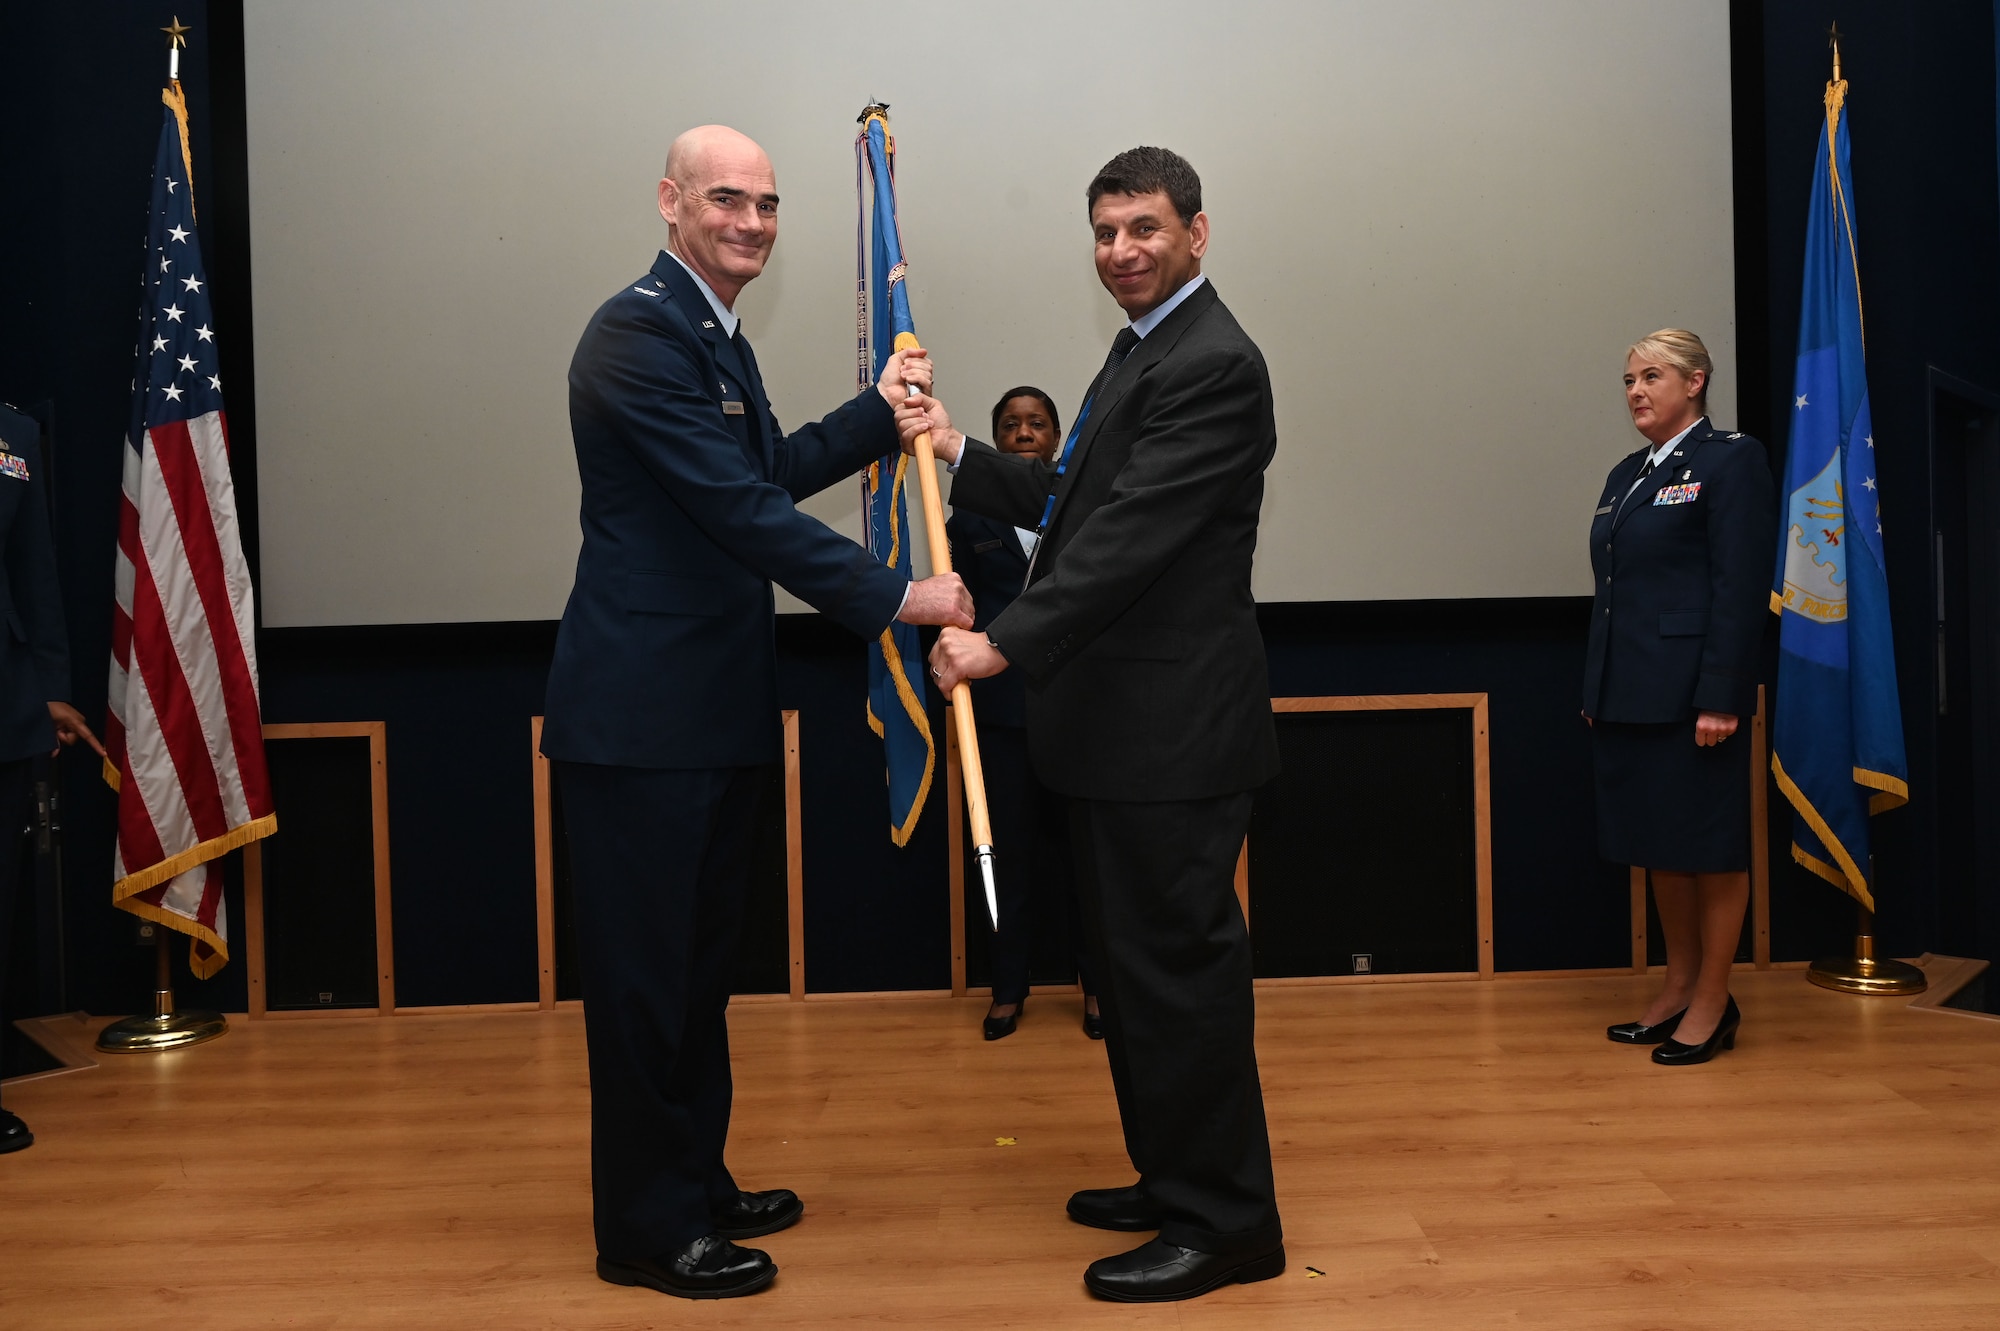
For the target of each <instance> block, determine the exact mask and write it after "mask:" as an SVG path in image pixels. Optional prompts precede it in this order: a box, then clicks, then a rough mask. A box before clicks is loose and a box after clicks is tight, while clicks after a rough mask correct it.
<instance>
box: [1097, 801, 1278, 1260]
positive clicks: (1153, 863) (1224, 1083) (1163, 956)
mask: <svg viewBox="0 0 2000 1331" xmlns="http://www.w3.org/2000/svg"><path fill="white" fill-rule="evenodd" d="M1249 830H1250V796H1249V795H1248V794H1247V793H1246V794H1241V795H1225V796H1221V797H1218V798H1214V799H1204V800H1179V801H1170V802H1161V803H1152V804H1135V803H1123V802H1114V801H1106V800H1071V801H1070V836H1071V849H1072V851H1073V853H1074V854H1075V857H1076V877H1077V890H1078V895H1079V897H1080V898H1081V902H1082V913H1083V928H1084V937H1085V940H1086V942H1087V944H1088V946H1089V948H1090V950H1091V954H1092V956H1093V958H1094V959H1095V960H1096V962H1097V966H1096V978H1097V982H1098V986H1099V987H1098V1001H1099V1004H1100V1005H1101V1006H1102V1008H1103V1011H1104V1047H1105V1053H1106V1055H1107V1056H1108V1057H1109V1058H1110V1060H1111V1083H1112V1086H1113V1088H1114V1089H1115V1090H1116V1092H1117V1095H1118V1116H1119V1119H1120V1121H1121V1122H1122V1123H1123V1124H1124V1128H1125V1150H1126V1153H1127V1154H1129V1155H1130V1156H1131V1158H1132V1167H1133V1168H1134V1169H1136V1170H1138V1172H1139V1182H1140V1184H1141V1186H1143V1187H1144V1188H1145V1189H1146V1191H1147V1193H1148V1194H1149V1195H1150V1196H1151V1197H1152V1199H1153V1201H1154V1203H1155V1204H1157V1205H1158V1206H1159V1208H1160V1211H1161V1213H1162V1215H1163V1216H1164V1218H1165V1223H1164V1224H1162V1225H1161V1226H1160V1237H1161V1238H1162V1239H1164V1240H1165V1241H1166V1242H1168V1243H1173V1244H1178V1245H1179V1246H1181V1247H1183V1248H1194V1249H1196V1250H1198V1251H1201V1252H1214V1253H1227V1252H1243V1251H1252V1250H1256V1249H1260V1248H1263V1247H1266V1246H1268V1245H1270V1244H1274V1243H1276V1242H1277V1241H1278V1240H1279V1239H1280V1238H1281V1237H1282V1230H1281V1228H1280V1225H1279V1222H1278V1202H1277V1196H1276V1192H1275V1189H1274V1186H1273V1183H1272V1178H1271V1139H1270V1134H1269V1132H1268V1130H1267V1129H1266V1127H1265V1124H1264V1091H1263V1087H1262V1085H1261V1084H1260V1083H1259V1082H1258V1079H1257V1050H1256V1007H1255V1001H1254V996H1253V995H1252V992H1251V988H1250V932H1249V929H1248V928H1247V927H1246V926H1245V924H1244V921H1243V911H1242V909H1241V908H1240V907H1239V906H1238V905H1237V901H1236V856H1237V853H1238V851H1239V850H1240V849H1241V848H1242V845H1243V838H1244V836H1245V834H1246V833H1248V831H1249Z"/></svg>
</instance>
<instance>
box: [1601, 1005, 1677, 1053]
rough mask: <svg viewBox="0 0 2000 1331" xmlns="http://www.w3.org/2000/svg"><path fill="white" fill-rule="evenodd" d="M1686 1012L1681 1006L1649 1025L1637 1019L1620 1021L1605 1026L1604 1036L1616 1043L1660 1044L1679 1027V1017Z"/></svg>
mask: <svg viewBox="0 0 2000 1331" xmlns="http://www.w3.org/2000/svg"><path fill="white" fill-rule="evenodd" d="M1687 1014H1688V1010H1687V1009H1686V1008H1682V1009H1681V1010H1680V1011H1679V1012H1676V1013H1674V1015H1673V1016H1671V1017H1666V1018H1663V1019H1662V1020H1660V1021H1656V1022H1654V1023H1653V1024H1652V1025H1651V1026H1648V1025H1646V1024H1645V1023H1644V1022H1639V1021H1621V1022H1619V1023H1618V1024H1617V1025H1616V1026H1606V1027H1605V1028H1604V1036H1605V1038H1606V1039H1608V1040H1611V1041H1613V1042H1614V1043H1617V1044H1660V1043H1662V1042H1663V1041H1665V1040H1666V1038H1667V1037H1668V1036H1670V1035H1672V1034H1673V1033H1674V1032H1675V1031H1677V1030H1679V1029H1680V1025H1681V1018H1682V1017H1685V1016H1686V1015H1687Z"/></svg>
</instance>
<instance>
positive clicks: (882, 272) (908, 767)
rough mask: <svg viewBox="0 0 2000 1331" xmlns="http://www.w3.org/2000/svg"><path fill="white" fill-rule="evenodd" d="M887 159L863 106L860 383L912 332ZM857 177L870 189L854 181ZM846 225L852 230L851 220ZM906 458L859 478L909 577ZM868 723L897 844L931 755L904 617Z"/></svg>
mask: <svg viewBox="0 0 2000 1331" xmlns="http://www.w3.org/2000/svg"><path fill="white" fill-rule="evenodd" d="M894 161H895V146H894V141H893V140H891V139H890V137H889V130H888V122H887V119H886V117H885V116H884V115H883V114H882V110H881V109H880V108H877V107H870V108H869V112H868V114H867V115H866V116H865V118H864V120H863V123H862V127H861V133H860V135H859V136H858V137H857V139H856V140H855V144H854V184H855V194H856V198H855V204H856V207H857V208H858V209H860V210H862V213H863V215H864V216H865V214H866V211H867V207H868V203H869V201H870V200H871V198H872V201H873V203H874V214H873V219H872V220H873V223H874V225H873V227H872V228H870V229H871V230H872V232H873V243H872V244H871V245H870V247H869V253H868V256H867V258H866V259H863V257H862V256H861V255H860V254H858V253H857V255H856V260H857V271H856V273H855V280H854V286H855V300H856V305H857V312H858V340H859V346H858V356H857V369H858V370H859V377H860V386H861V391H863V392H866V391H867V389H868V387H869V385H871V384H873V383H874V382H875V380H876V378H877V376H879V375H880V374H881V373H882V366H883V365H884V364H886V363H887V361H888V359H889V357H890V356H891V355H893V354H894V352H895V341H896V335H897V334H898V333H909V334H911V335H914V334H915V332H916V325H915V324H914V323H913V322H912V321H911V319H910V297H909V293H908V292H907V291H905V290H904V289H903V242H902V239H901V237H900V236H898V234H897V231H896V177H895V171H894V166H893V164H894ZM864 172H865V173H866V174H865V177H864ZM864 179H865V180H866V181H867V182H868V184H869V185H872V186H873V188H872V189H869V188H866V187H864V185H863V181H864ZM856 231H857V233H859V232H860V231H861V223H860V221H859V220H857V224H856ZM857 239H858V236H857ZM856 248H857V250H858V249H859V245H858V243H857V246H856ZM871 270H872V272H871ZM871 294H872V297H873V299H872V301H871V299H870V297H871ZM871 306H872V309H871ZM908 464H909V459H908V458H907V457H905V456H904V455H903V454H902V453H901V452H900V451H898V452H894V453H890V454H888V455H887V456H885V457H881V458H878V459H876V460H875V461H874V462H871V463H869V464H868V470H867V471H866V472H865V473H863V476H862V483H861V485H862V503H863V504H864V505H865V507H866V509H867V518H868V524H867V527H868V550H869V553H870V554H872V555H874V556H875V557H876V558H877V559H879V560H881V561H882V562H883V563H884V564H886V565H887V566H889V567H890V568H892V569H895V570H896V571H897V572H899V573H901V574H902V575H903V576H904V577H906V578H907V577H908V576H910V554H911V550H910V506H909V499H908V497H907V494H906V492H905V490H904V488H903V483H904V477H905V473H906V471H907V469H908ZM868 725H869V727H870V728H871V729H872V730H874V732H875V733H876V734H878V735H880V736H881V737H882V747H883V751H884V756H885V757H886V758H887V760H888V765H889V839H890V840H892V841H894V842H895V843H896V844H897V845H899V846H901V845H907V844H908V843H909V840H910V834H911V833H912V832H914V831H915V830H916V827H917V818H918V816H919V815H920V814H922V813H923V811H924V799H925V797H926V796H928V795H929V794H930V789H931V773H932V771H933V769H934V768H935V765H936V759H937V748H936V745H935V744H934V743H933V742H932V740H931V723H930V716H929V714H928V713H926V712H925V710H924V669H923V653H922V649H921V645H920V644H919V643H918V641H917V630H916V628H915V626H914V625H910V624H903V623H893V624H891V625H889V627H888V628H886V629H884V630H882V636H881V637H880V638H879V639H877V640H876V643H875V648H874V650H872V651H870V652H869V653H868Z"/></svg>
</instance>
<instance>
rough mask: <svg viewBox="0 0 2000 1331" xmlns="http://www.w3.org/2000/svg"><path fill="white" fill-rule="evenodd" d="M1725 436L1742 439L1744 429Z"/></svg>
mask: <svg viewBox="0 0 2000 1331" xmlns="http://www.w3.org/2000/svg"><path fill="white" fill-rule="evenodd" d="M1723 437H1724V438H1725V439H1741V438H1742V437H1743V431H1741V430H1738V431H1737V432H1736V433H1735V434H1731V435H1724V436H1723Z"/></svg>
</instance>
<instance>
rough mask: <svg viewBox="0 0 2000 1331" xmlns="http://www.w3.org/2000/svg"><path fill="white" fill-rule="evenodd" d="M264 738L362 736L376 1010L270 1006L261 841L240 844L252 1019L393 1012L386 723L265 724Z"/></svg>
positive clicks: (244, 946)
mask: <svg viewBox="0 0 2000 1331" xmlns="http://www.w3.org/2000/svg"><path fill="white" fill-rule="evenodd" d="M264 738H265V739H266V740H290V739H366V740H367V741H368V776H369V812H370V818H371V821H372V824H373V831H374V842H373V850H374V869H375V1008H374V1010H373V1011H372V1012H371V1011H370V1010H369V1009H368V1008H329V1009H327V1010H325V1011H315V1010H311V1009H301V1010H297V1011H278V1012H273V1011H271V1010H270V1009H269V1005H268V1000H267V992H266V988H265V973H264V849H263V843H262V842H261V841H252V842H251V843H250V844H249V845H247V846H245V847H244V848H243V933H244V939H243V951H244V969H245V972H246V976H245V978H246V979H247V981H248V985H249V1007H250V1013H249V1015H250V1018H251V1019H252V1020H254V1021H261V1020H265V1019H271V1020H291V1019H297V1018H314V1017H366V1016H381V1017H386V1016H389V1015H391V1014H392V1013H394V1012H395V1010H396V936H395V928H394V918H395V917H394V912H393V911H392V910H391V908H390V894H389V725H388V723H387V722H386V721H308V722H291V723H274V724H270V725H266V726H265V727H264Z"/></svg>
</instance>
